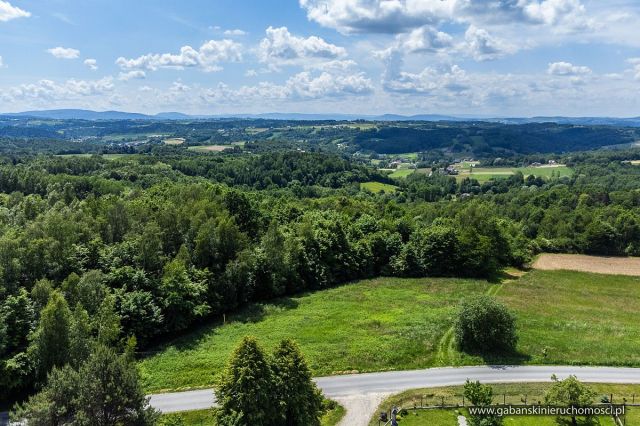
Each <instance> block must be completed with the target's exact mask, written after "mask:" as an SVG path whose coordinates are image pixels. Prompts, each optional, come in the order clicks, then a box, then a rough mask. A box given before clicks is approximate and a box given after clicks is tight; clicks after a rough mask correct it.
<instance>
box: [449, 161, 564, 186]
mask: <svg viewBox="0 0 640 426" xmlns="http://www.w3.org/2000/svg"><path fill="white" fill-rule="evenodd" d="M459 171H460V174H458V175H457V176H456V178H457V179H458V180H462V179H465V178H473V179H476V180H477V181H478V182H480V183H483V182H486V181H489V180H491V179H500V178H504V177H509V176H511V175H513V174H515V173H517V172H521V173H522V174H523V175H524V177H525V178H526V177H527V176H531V175H533V176H536V177H546V178H550V177H552V176H560V177H562V176H571V175H573V169H570V168H569V167H567V166H564V165H556V166H540V167H473V168H472V167H471V166H470V164H468V165H466V166H465V165H462V166H461V167H460V169H459Z"/></svg>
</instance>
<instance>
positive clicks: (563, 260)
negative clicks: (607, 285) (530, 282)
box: [533, 254, 640, 276]
mask: <svg viewBox="0 0 640 426" xmlns="http://www.w3.org/2000/svg"><path fill="white" fill-rule="evenodd" d="M533 267H534V268H535V269H540V270H545V271H555V270H562V269H565V270H569V271H583V272H595V273H599V274H612V275H630V276H640V258H638V257H602V256H585V255H580V254H542V255H540V256H539V257H538V258H537V259H536V261H535V262H534V263H533Z"/></svg>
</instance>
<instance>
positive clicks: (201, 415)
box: [160, 404, 345, 426]
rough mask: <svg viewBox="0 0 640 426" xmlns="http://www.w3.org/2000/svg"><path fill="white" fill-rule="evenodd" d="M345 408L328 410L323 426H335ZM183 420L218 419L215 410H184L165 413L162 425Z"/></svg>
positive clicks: (210, 422)
mask: <svg viewBox="0 0 640 426" xmlns="http://www.w3.org/2000/svg"><path fill="white" fill-rule="evenodd" d="M344 414H345V409H344V408H343V407H342V406H341V405H340V404H336V408H334V409H333V410H330V411H327V412H326V413H325V414H324V415H323V416H322V418H321V419H320V425H321V426H335V425H337V424H338V422H339V421H340V420H342V418H343V417H344ZM178 419H180V420H182V422H183V423H181V424H183V425H184V426H214V425H215V424H216V419H215V417H214V415H213V410H196V411H183V412H181V413H171V414H164V415H163V416H162V417H161V419H160V426H164V425H166V424H171V421H174V422H175V421H176V420H178Z"/></svg>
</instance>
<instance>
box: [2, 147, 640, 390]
mask: <svg viewBox="0 0 640 426" xmlns="http://www.w3.org/2000/svg"><path fill="white" fill-rule="evenodd" d="M34 147H37V145H34ZM635 155H638V153H637V152H632V151H610V152H601V153H584V154H571V155H568V156H567V157H566V158H563V159H562V160H563V161H565V162H566V163H567V164H570V165H571V167H573V168H574V169H575V174H574V175H573V176H571V177H569V176H564V177H558V176H555V175H551V177H550V178H539V177H538V178H535V177H533V176H531V177H527V178H525V177H524V176H523V175H522V174H515V175H513V176H511V177H508V178H505V179H492V180H489V181H488V182H485V183H483V184H480V183H479V182H478V181H476V180H474V179H472V178H466V179H462V180H456V179H455V178H454V177H449V176H442V175H439V174H434V175H433V176H427V175H418V174H416V175H413V176H410V177H409V178H407V179H406V180H404V181H393V180H391V179H390V178H389V177H388V176H387V175H383V174H381V173H380V171H378V170H376V169H373V168H371V167H370V166H366V165H364V164H363V163H359V162H356V161H355V160H352V159H350V158H348V157H342V156H337V155H333V154H323V153H304V152H299V151H294V152H288V153H283V152H274V153H267V154H263V155H252V154H248V155H247V154H242V155H239V154H218V155H197V154H192V153H189V152H182V153H181V151H179V150H176V149H169V148H167V149H151V150H142V151H139V153H138V154H132V155H124V156H119V157H107V156H88V157H74V156H71V157H52V156H42V155H33V154H27V153H23V154H21V153H20V152H14V153H12V154H11V155H10V156H5V157H3V159H2V162H1V164H0V300H1V311H0V312H1V313H2V314H1V315H0V369H1V372H2V374H0V381H1V383H0V385H1V386H0V389H2V398H3V399H4V400H5V401H7V400H8V399H9V398H16V397H17V396H18V395H21V394H23V393H27V392H31V391H33V389H36V388H38V387H40V386H42V385H43V384H44V382H45V378H46V375H47V373H48V372H49V371H50V370H51V369H52V368H53V367H55V366H60V365H63V364H65V363H67V362H71V363H72V365H78V364H79V362H80V360H82V359H84V358H85V357H86V356H87V355H88V353H89V351H90V348H91V347H93V345H95V344H96V343H98V344H101V345H108V346H112V347H115V348H116V349H118V350H119V351H125V350H126V348H130V347H131V344H132V340H131V338H132V337H135V339H136V340H137V345H138V348H139V350H141V351H144V348H146V347H147V346H148V345H149V344H151V343H152V342H155V341H158V340H159V339H160V340H161V339H163V338H164V337H165V336H172V335H174V334H175V333H179V332H182V331H185V330H187V329H189V328H190V327H193V326H194V325H195V324H198V323H200V322H202V321H205V320H207V319H208V318H212V317H214V318H218V317H220V316H221V315H222V314H224V313H229V312H232V311H235V310H236V309H238V308H240V307H242V306H244V305H246V304H248V303H250V302H253V301H260V300H268V299H271V298H274V297H278V296H283V295H288V294H295V293H300V292H305V291H309V290H318V289H324V288H327V287H330V286H334V285H336V284H340V283H346V282H349V281H351V280H356V279H360V278H366V277H375V276H380V275H393V276H411V277H423V276H466V277H492V276H495V274H497V273H498V271H499V270H501V269H502V268H503V267H504V266H507V265H522V264H524V263H526V262H527V261H528V260H529V259H530V257H531V255H532V254H534V253H536V252H539V251H564V252H586V253H601V254H631V255H637V254H640V213H639V212H640V210H639V206H640V179H639V178H640V168H638V167H637V166H635V165H633V164H631V163H629V162H626V161H625V160H627V159H629V158H631V157H633V156H635ZM365 181H378V182H391V183H394V184H395V185H396V186H397V188H398V190H397V191H396V192H394V193H389V194H378V195H376V194H372V193H369V192H366V191H362V190H360V186H359V184H360V183H362V182H365ZM129 350H130V349H129Z"/></svg>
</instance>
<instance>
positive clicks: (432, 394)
mask: <svg viewBox="0 0 640 426" xmlns="http://www.w3.org/2000/svg"><path fill="white" fill-rule="evenodd" d="M491 386H492V387H493V391H494V402H495V403H498V404H502V403H503V402H505V401H506V403H507V404H522V403H523V400H524V398H525V397H526V400H527V403H528V404H537V403H538V402H539V401H540V402H543V401H544V394H545V392H546V391H547V389H549V386H550V384H549V383H510V384H497V385H491ZM589 386H590V387H591V388H592V389H593V390H594V391H596V392H597V394H598V396H597V397H596V399H595V400H594V401H593V402H594V403H600V397H601V395H610V394H613V395H614V402H615V401H622V399H623V398H626V399H627V401H629V402H632V400H633V398H634V395H635V400H636V402H637V401H638V398H639V397H640V385H620V384H599V383H597V384H596V383H593V384H590V385H589ZM462 394H463V387H462V386H451V387H443V388H429V389H415V390H411V391H407V392H403V393H401V394H398V395H394V396H392V397H390V398H388V399H387V400H386V401H384V402H383V403H382V404H381V405H380V406H379V408H378V409H377V410H376V415H375V416H374V418H372V419H371V422H370V423H369V425H370V426H378V413H379V412H380V411H385V410H387V411H388V410H389V408H390V407H393V406H398V407H402V408H406V409H407V410H409V415H408V416H406V417H404V418H402V419H401V420H400V421H399V423H400V425H401V426H457V425H458V415H460V414H463V415H466V414H467V412H466V411H465V410H464V409H460V410H455V409H451V410H441V409H436V410H413V407H414V405H418V406H420V404H421V403H424V405H425V406H426V405H429V406H433V405H439V404H441V403H442V401H444V403H445V404H446V405H455V404H460V405H462V402H463V401H462ZM598 420H599V421H600V423H599V425H600V426H614V422H613V419H611V418H608V417H602V418H600V419H598ZM626 421H627V423H626V424H627V425H637V424H640V408H632V409H628V413H627V418H626ZM504 424H505V425H513V426H538V425H540V426H556V425H557V424H558V423H557V422H556V418H555V417H552V416H549V417H539V416H538V417H505V422H504ZM580 424H582V423H580ZM585 426H586V425H585Z"/></svg>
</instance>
